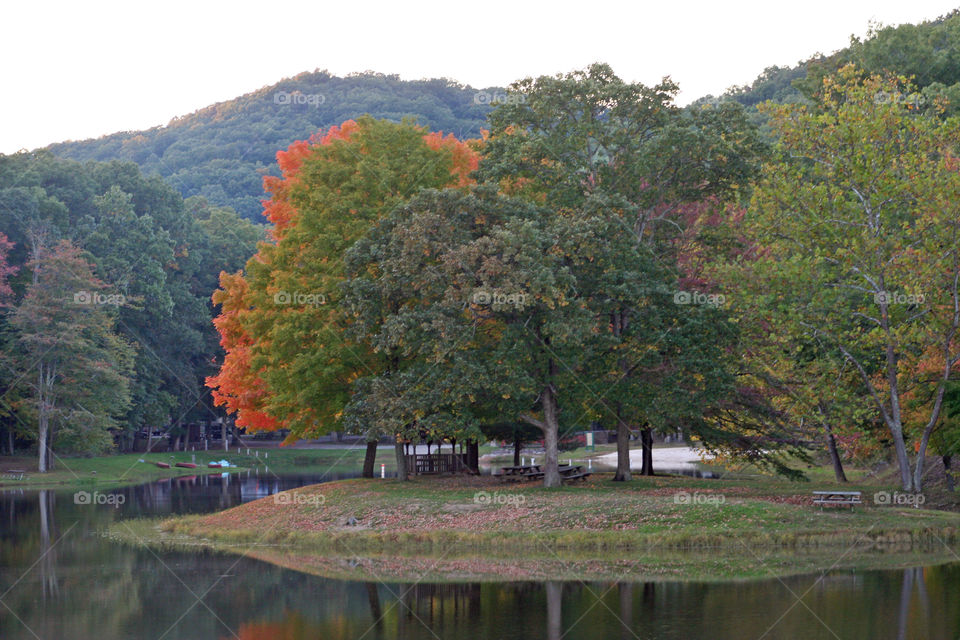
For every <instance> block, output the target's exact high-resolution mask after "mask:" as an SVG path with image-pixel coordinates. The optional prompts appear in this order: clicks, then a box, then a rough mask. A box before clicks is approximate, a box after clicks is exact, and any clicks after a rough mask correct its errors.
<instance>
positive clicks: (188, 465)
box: [174, 462, 197, 469]
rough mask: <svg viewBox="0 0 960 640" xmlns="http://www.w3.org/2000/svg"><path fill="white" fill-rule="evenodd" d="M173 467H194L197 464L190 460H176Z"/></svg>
mask: <svg viewBox="0 0 960 640" xmlns="http://www.w3.org/2000/svg"><path fill="white" fill-rule="evenodd" d="M174 466H175V467H181V468H183V469H196V468H197V465H195V464H194V463H192V462H178V463H176V464H175V465H174Z"/></svg>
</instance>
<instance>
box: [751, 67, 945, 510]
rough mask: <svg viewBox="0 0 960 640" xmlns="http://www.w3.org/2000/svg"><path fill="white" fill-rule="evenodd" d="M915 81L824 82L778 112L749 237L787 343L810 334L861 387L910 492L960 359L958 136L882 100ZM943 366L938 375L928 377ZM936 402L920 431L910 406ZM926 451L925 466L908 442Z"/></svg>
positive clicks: (774, 321) (846, 75)
mask: <svg viewBox="0 0 960 640" xmlns="http://www.w3.org/2000/svg"><path fill="white" fill-rule="evenodd" d="M910 91H911V87H910V86H909V84H908V83H907V82H906V80H905V79H903V78H892V79H884V78H881V77H869V78H867V79H861V78H860V77H859V74H858V72H857V70H856V69H854V68H852V67H847V68H845V69H843V70H842V71H841V72H840V73H839V74H838V75H837V76H835V77H828V78H826V79H825V80H824V82H823V86H822V89H821V91H820V93H819V94H818V102H817V104H815V105H812V106H807V105H785V106H768V107H767V108H766V109H767V111H768V112H769V114H770V116H771V124H772V126H773V128H774V130H775V131H776V132H777V134H778V136H779V138H780V142H779V151H780V155H779V160H778V161H776V162H773V163H770V164H769V165H767V166H766V167H765V168H764V172H763V177H762V179H761V180H760V182H759V185H758V188H757V190H756V192H755V194H754V199H753V202H752V206H751V211H750V214H749V216H748V217H747V218H746V219H745V220H744V223H745V224H744V227H745V228H746V229H750V230H751V232H752V233H753V234H754V237H755V239H756V241H757V245H758V248H759V256H760V258H759V259H758V260H757V261H756V262H755V263H754V264H753V266H751V267H750V268H749V269H747V270H746V271H745V272H744V273H743V274H742V275H741V278H742V281H746V280H747V279H749V278H756V279H757V280H756V281H757V282H762V283H763V286H764V287H765V288H766V291H767V292H766V295H765V296H764V298H763V299H762V300H761V301H759V303H762V304H765V305H767V306H768V309H769V321H770V323H771V328H772V330H773V331H783V332H786V333H788V334H799V335H805V336H806V337H807V338H808V339H809V341H810V342H811V343H820V344H823V345H824V346H825V348H826V349H828V350H834V351H836V352H837V353H839V354H841V355H842V357H843V358H844V359H845V360H846V361H847V362H849V363H850V365H851V366H852V367H853V368H854V369H855V370H856V371H857V373H858V374H859V377H860V380H861V383H862V385H863V388H864V389H865V391H866V393H867V394H868V395H869V397H870V398H871V399H872V401H873V404H874V407H875V409H876V411H877V412H878V413H879V415H880V416H881V418H882V420H883V422H884V423H885V425H886V427H887V429H888V431H889V433H890V437H891V440H892V443H893V448H894V452H895V456H896V460H897V463H898V466H899V470H900V476H901V483H902V485H903V488H904V490H907V491H909V490H920V488H921V484H922V478H923V468H924V457H925V455H926V451H927V446H928V444H929V441H930V437H931V435H932V433H933V430H934V428H935V427H936V425H937V424H938V421H939V418H940V413H941V409H942V402H943V394H944V392H945V390H946V385H947V382H948V381H949V380H950V377H951V374H952V372H953V369H954V366H955V364H956V362H957V361H958V359H960V352H958V351H957V344H956V335H957V329H958V327H960V311H958V309H960V289H958V279H960V276H958V273H960V256H958V249H960V233H958V232H960V206H958V202H960V172H958V171H957V167H958V162H957V159H956V158H955V156H954V153H955V150H956V149H957V144H958V142H960V130H958V123H957V122H956V121H953V120H946V121H944V120H941V119H939V118H935V117H928V116H924V115H919V114H918V113H917V112H916V110H915V109H912V107H911V105H909V104H906V103H902V102H897V101H884V100H878V99H877V98H876V96H877V95H878V94H879V93H881V92H883V93H888V94H894V93H897V94H909V93H910ZM930 354H934V355H933V357H934V358H935V361H936V367H935V368H936V370H937V373H936V375H935V376H933V377H932V378H931V377H928V376H927V375H926V374H925V373H924V372H923V370H922V367H920V366H919V363H920V361H921V360H923V359H924V358H927V357H929V355H930ZM918 386H923V387H928V389H929V391H930V397H931V398H932V401H931V402H930V404H929V405H928V410H927V411H926V412H925V414H924V415H923V417H922V418H921V419H920V420H919V421H918V422H917V423H916V424H907V423H906V422H905V416H904V394H907V393H909V392H910V391H911V390H914V389H916V388H917V387H918ZM909 437H915V438H917V455H916V457H915V462H913V463H911V460H910V455H909V453H908V449H907V444H906V442H907V438H909Z"/></svg>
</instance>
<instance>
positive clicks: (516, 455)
mask: <svg viewBox="0 0 960 640" xmlns="http://www.w3.org/2000/svg"><path fill="white" fill-rule="evenodd" d="M11 449H12V447H11ZM521 449H523V441H522V440H520V436H517V437H515V438H514V440H513V466H515V467H519V466H520V450H521Z"/></svg>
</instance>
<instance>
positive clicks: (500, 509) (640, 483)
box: [108, 474, 960, 580]
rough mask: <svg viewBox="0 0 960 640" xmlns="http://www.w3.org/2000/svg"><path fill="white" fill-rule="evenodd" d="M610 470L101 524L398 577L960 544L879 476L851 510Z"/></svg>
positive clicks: (802, 556) (139, 535)
mask: <svg viewBox="0 0 960 640" xmlns="http://www.w3.org/2000/svg"><path fill="white" fill-rule="evenodd" d="M611 477H612V476H611V474H595V475H594V476H593V477H591V479H590V481H589V482H588V483H587V484H586V485H583V486H569V487H563V488H560V489H552V490H547V489H543V488H542V487H540V486H537V485H535V484H528V483H516V484H501V483H500V482H499V481H497V480H495V479H493V478H489V477H486V478H485V477H479V478H475V477H470V478H464V477H457V478H417V479H414V480H412V481H410V482H408V483H399V482H397V481H395V480H379V479H375V480H362V479H356V480H346V481H340V482H332V483H326V484H323V485H314V486H310V487H303V488H300V489H295V490H292V491H288V492H284V493H282V494H277V496H273V497H270V498H264V499H262V500H257V501H255V502H251V503H247V504H244V505H241V506H238V507H235V508H233V509H229V510H227V511H224V512H221V513H217V514H212V515H203V516H186V517H179V518H173V519H168V520H163V521H155V520H154V521H133V522H120V523H116V524H114V525H113V526H112V527H111V529H110V531H109V534H108V535H110V536H112V537H115V538H117V539H120V540H124V541H126V542H130V543H136V544H151V545H161V546H163V545H173V546H185V547H194V548H195V547H197V546H198V545H199V546H204V547H210V548H213V549H219V550H221V551H227V552H233V553H243V554H245V555H251V556H253V557H258V558H261V559H263V560H267V561H270V562H274V563H276V564H282V565H284V566H291V567H294V568H298V569H301V570H306V571H311V572H316V573H319V574H323V575H329V576H334V575H335V576H338V577H353V578H356V579H362V578H363V577H369V576H371V575H378V576H380V577H384V576H388V577H389V576H392V577H394V578H395V579H397V580H402V579H405V577H409V576H412V575H420V574H422V572H423V571H424V570H425V569H427V568H428V569H429V570H430V572H431V573H430V575H431V577H432V578H436V579H438V580H449V579H468V577H469V579H487V578H491V579H492V578H493V577H495V576H501V579H502V577H510V576H512V577H513V578H515V579H536V578H538V577H541V578H542V577H544V576H554V577H556V576H558V575H564V574H565V572H566V573H569V574H570V575H576V576H577V577H578V578H579V579H587V578H595V579H609V578H610V577H611V576H615V575H616V576H620V575H629V576H632V577H633V578H636V579H641V578H649V577H652V576H659V577H660V578H661V579H676V578H677V577H685V578H693V577H696V578H697V579H708V578H709V579H712V578H716V579H729V578H731V577H738V578H754V577H761V576H763V575H766V576H769V575H770V574H771V573H775V574H777V575H785V574H790V573H799V572H808V571H818V570H824V569H828V568H831V567H833V566H838V567H861V568H864V567H894V566H910V565H911V563H912V564H913V565H916V564H917V563H918V561H920V560H922V561H923V562H924V563H928V564H929V563H934V562H945V561H949V560H955V559H956V555H955V551H956V548H957V544H958V542H960V515H958V514H957V513H952V512H945V511H939V510H932V509H915V508H901V507H890V506H876V505H874V504H873V500H872V496H873V493H874V492H875V491H877V490H878V489H881V487H878V486H876V485H870V486H859V487H852V488H859V489H861V490H863V491H864V502H865V504H864V505H863V506H862V507H857V508H856V509H855V510H854V511H850V510H848V509H829V508H828V509H826V510H824V511H821V510H820V509H819V508H816V507H814V506H813V504H812V496H811V493H810V492H811V491H812V490H814V489H817V488H827V487H833V485H832V484H829V483H823V484H821V483H802V484H801V483H790V482H786V481H780V480H771V479H765V480H761V481H751V480H744V479H737V480H730V481H724V480H702V479H695V478H685V477H655V478H638V479H635V480H633V481H632V482H629V483H612V482H609V480H610V478H611ZM889 489H891V490H892V487H891V488H889ZM347 559H349V562H348V561H347Z"/></svg>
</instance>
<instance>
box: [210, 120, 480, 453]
mask: <svg viewBox="0 0 960 640" xmlns="http://www.w3.org/2000/svg"><path fill="white" fill-rule="evenodd" d="M277 157H278V162H279V163H280V168H281V170H282V172H283V176H282V177H280V178H274V177H267V178H266V179H265V182H264V184H265V187H266V189H267V190H268V191H269V192H270V193H271V199H270V201H269V202H268V203H267V205H266V212H265V213H266V215H267V217H268V219H269V220H270V221H271V222H272V223H273V225H274V226H273V228H272V230H271V235H270V239H269V241H267V242H264V243H261V244H260V246H259V250H258V252H257V254H256V255H255V256H254V257H253V258H252V259H251V260H250V261H249V262H248V263H247V267H246V273H245V274H244V275H232V276H231V275H227V274H223V275H222V276H221V287H222V288H221V291H219V292H217V294H216V295H215V297H214V300H215V302H218V303H221V304H222V305H223V313H222V315H221V317H220V318H218V319H217V321H216V324H217V326H218V328H219V329H220V331H221V338H222V339H221V344H222V345H223V347H224V348H225V349H226V351H227V354H226V357H225V360H224V365H223V367H222V368H221V371H220V373H219V374H218V375H216V376H213V377H211V378H210V379H208V385H210V386H211V388H213V389H214V390H215V398H216V402H217V403H222V404H226V406H227V407H228V410H233V411H239V412H240V416H239V418H238V424H239V425H244V426H252V427H254V428H260V429H269V428H277V427H284V428H289V429H290V430H291V433H290V438H298V437H304V436H308V435H312V434H317V433H321V432H325V431H329V430H331V429H333V428H334V427H335V426H336V425H337V424H338V423H339V421H340V419H341V417H342V410H343V407H344V405H345V404H346V402H347V400H348V399H349V397H350V393H351V385H352V383H353V382H354V381H355V380H356V379H357V378H358V377H359V376H360V375H362V374H364V373H365V372H367V371H369V370H378V369H379V368H380V367H382V366H384V365H383V363H382V362H381V361H380V359H379V358H377V357H375V356H374V355H373V354H371V353H370V352H369V351H367V350H366V349H365V347H364V346H363V345H361V344H358V343H355V342H353V341H352V340H351V338H350V335H348V333H347V331H346V330H345V324H344V319H343V317H342V314H341V305H340V285H341V283H342V282H343V280H344V277H345V275H344V263H343V254H344V252H345V251H346V250H347V249H348V248H349V247H350V245H351V244H353V242H354V241H356V240H357V239H358V238H359V237H360V236H361V235H362V234H363V233H364V232H366V231H367V230H368V229H369V228H370V227H371V226H372V225H373V224H374V223H375V222H376V221H377V220H378V219H379V218H381V217H382V216H384V215H385V214H386V213H387V212H389V211H390V210H391V209H392V208H393V207H394V206H396V205H397V204H399V203H402V202H403V201H404V200H406V199H407V198H409V197H411V196H412V195H413V194H415V193H416V192H417V190H419V189H420V188H424V187H444V186H462V185H466V184H468V183H469V182H470V177H469V174H470V173H471V172H472V171H473V170H474V169H475V168H476V154H475V153H474V152H473V151H472V150H471V149H469V148H468V147H467V146H466V145H465V144H464V143H461V142H459V141H457V140H456V139H455V138H453V137H452V136H446V137H444V136H441V135H439V134H437V133H430V132H428V131H426V130H425V129H423V128H422V127H418V126H415V125H413V124H410V123H403V124H394V123H390V122H386V121H378V120H374V119H372V118H361V119H359V120H357V121H348V122H345V123H344V124H343V125H342V126H340V127H333V128H331V129H330V130H328V131H326V132H325V133H323V134H322V135H317V136H315V137H314V138H313V139H312V140H311V141H310V142H306V141H303V142H298V143H295V144H294V145H291V147H290V148H289V149H288V150H287V151H286V152H281V153H279V154H278V156H277ZM365 431H369V430H367V429H365ZM379 435H380V434H379V433H378V432H374V431H369V433H368V437H369V438H370V439H371V441H373V442H375V441H376V439H377V437H378V436H379ZM373 451H375V447H373ZM366 466H370V465H366ZM371 468H372V467H371Z"/></svg>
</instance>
